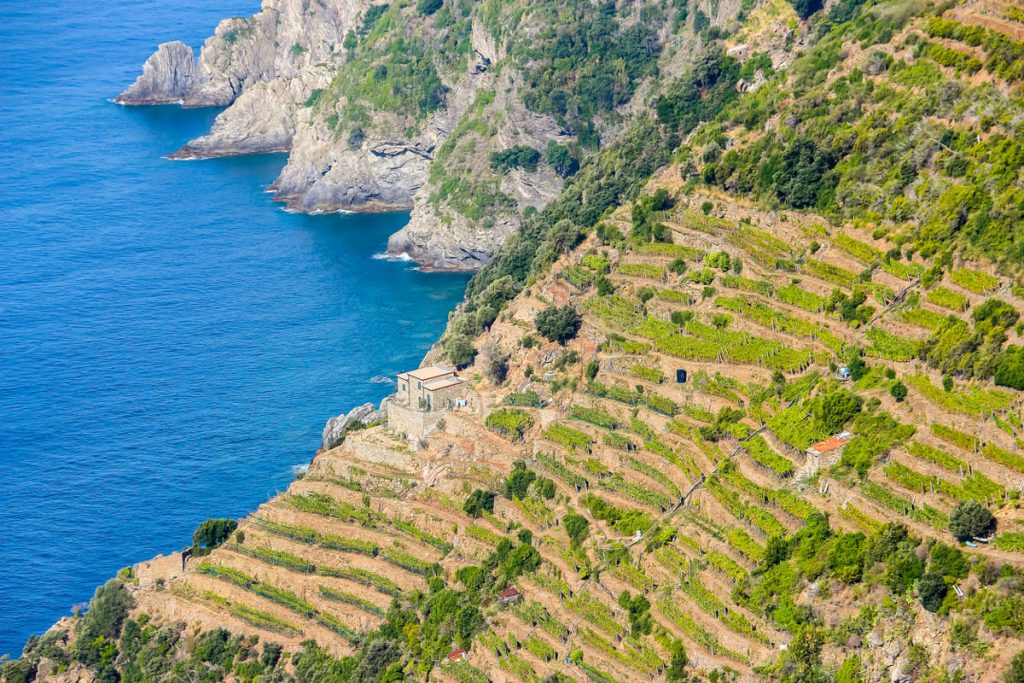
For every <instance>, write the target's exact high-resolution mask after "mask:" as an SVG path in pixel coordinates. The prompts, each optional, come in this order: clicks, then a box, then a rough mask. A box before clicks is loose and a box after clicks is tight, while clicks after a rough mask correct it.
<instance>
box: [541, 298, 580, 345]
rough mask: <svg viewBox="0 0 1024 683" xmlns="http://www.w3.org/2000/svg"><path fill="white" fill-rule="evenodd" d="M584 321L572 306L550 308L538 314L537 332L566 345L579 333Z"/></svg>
mask: <svg viewBox="0 0 1024 683" xmlns="http://www.w3.org/2000/svg"><path fill="white" fill-rule="evenodd" d="M582 324H583V319H582V318H581V317H580V314H579V313H577V312H576V309H575V308H573V307H572V306H561V307H559V306H548V307H547V308H545V309H544V310H543V311H541V312H540V313H538V314H537V320H536V325H537V331H538V332H540V334H541V335H543V336H544V337H545V338H547V339H550V340H551V341H556V342H558V343H559V344H562V345H564V344H565V343H566V342H567V341H569V340H570V339H572V338H573V337H575V336H576V333H577V332H579V329H580V325H582Z"/></svg>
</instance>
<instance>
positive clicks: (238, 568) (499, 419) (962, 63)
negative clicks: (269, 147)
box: [2, 0, 1024, 683]
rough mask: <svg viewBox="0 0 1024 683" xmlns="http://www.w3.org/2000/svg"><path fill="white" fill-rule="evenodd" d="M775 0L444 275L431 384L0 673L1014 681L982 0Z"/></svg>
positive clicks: (1017, 573)
mask: <svg viewBox="0 0 1024 683" xmlns="http://www.w3.org/2000/svg"><path fill="white" fill-rule="evenodd" d="M723 4H724V3H723ZM483 6H484V7H487V6H488V5H487V3H483ZM545 6H546V5H545V4H544V3H540V4H539V5H538V7H545ZM795 6H796V9H797V10H799V11H801V12H804V13H813V15H812V16H811V17H810V19H809V20H808V21H805V22H798V21H797V19H796V15H795V14H794V8H793V7H791V6H790V5H789V4H787V3H779V2H770V3H764V4H761V5H758V6H757V7H750V8H747V10H748V11H746V12H744V14H743V17H744V20H743V22H742V23H737V24H736V25H734V26H732V27H731V29H730V30H729V31H719V30H714V31H712V30H711V29H709V28H707V27H699V26H698V27H695V28H698V29H700V30H702V31H705V33H704V35H705V36H706V37H708V38H714V39H715V41H717V42H713V43H711V44H709V45H707V46H706V47H704V48H703V49H701V50H700V51H699V54H697V55H696V57H695V58H693V59H687V60H685V61H684V62H682V63H681V64H680V65H679V68H678V73H677V74H673V76H671V77H664V78H662V79H661V81H660V83H659V84H658V87H657V89H656V90H651V91H650V92H648V93H646V94H645V96H646V97H648V98H649V99H648V100H647V101H649V102H650V103H651V105H652V107H651V108H652V110H653V111H651V112H646V111H644V110H643V109H642V108H638V109H637V110H636V111H634V112H632V114H631V118H630V120H629V122H628V123H624V124H623V128H622V131H621V133H620V134H619V135H618V136H616V138H615V139H614V141H612V142H609V143H608V144H607V145H605V146H604V147H603V148H601V149H600V150H598V151H595V152H593V153H592V154H591V155H590V156H588V157H587V158H586V159H584V160H583V163H582V164H581V167H580V169H579V172H578V173H576V174H574V175H573V176H572V177H571V178H570V179H568V180H567V181H566V183H565V187H564V189H563V191H562V192H561V194H560V195H559V196H558V197H557V198H555V199H553V200H552V201H551V202H550V203H548V204H547V206H546V208H544V209H542V210H539V211H537V212H535V213H534V212H530V215H529V216H528V217H527V218H526V220H525V223H524V224H523V227H522V229H521V230H519V231H518V232H515V233H514V234H512V236H510V237H509V238H508V240H507V242H506V244H505V245H504V247H503V248H502V249H501V250H500V251H499V252H498V253H497V255H496V257H495V258H494V259H493V260H492V261H491V262H490V264H489V265H487V266H486V267H485V268H483V270H481V272H480V273H479V274H478V275H477V276H476V277H475V278H474V279H473V281H472V282H471V284H470V286H469V289H468V292H467V300H466V302H465V303H464V304H463V305H462V306H461V307H460V309H459V310H458V311H457V312H456V313H455V314H454V315H453V316H452V319H451V321H450V324H449V329H448V331H447V332H446V334H445V337H444V338H443V339H442V340H441V341H440V343H439V344H438V346H437V348H436V349H435V350H434V351H433V352H432V353H431V356H430V358H429V360H430V361H431V362H444V361H445V360H447V361H450V362H451V364H452V365H455V366H457V367H459V368H460V370H459V373H460V376H461V377H462V379H463V381H464V383H465V384H464V385H463V386H464V387H465V391H466V393H465V396H464V398H465V399H466V401H465V403H464V404H463V403H462V402H453V404H452V406H453V409H451V410H447V411H440V412H436V413H427V414H424V413H423V412H422V411H421V410H419V409H418V408H417V406H415V405H411V404H410V407H409V408H402V407H401V406H400V405H399V404H398V402H397V401H396V400H393V401H390V402H389V403H390V406H385V408H386V412H387V414H388V419H387V421H386V423H385V424H372V425H366V426H365V427H366V428H362V429H354V430H351V431H349V433H348V434H347V436H346V438H345V440H344V442H343V443H342V444H340V445H339V446H337V447H336V448H333V449H331V450H328V451H325V452H321V453H319V454H318V455H317V457H316V458H315V459H314V461H313V463H312V465H311V467H310V470H309V472H308V473H307V474H305V475H304V476H303V477H302V478H300V479H298V480H297V481H296V482H295V483H293V484H292V485H291V487H289V490H288V491H287V492H285V493H284V494H281V495H279V496H277V497H275V498H274V499H273V500H271V501H269V502H268V503H266V504H265V505H264V506H262V507H261V508H260V509H259V510H258V511H257V512H256V513H254V514H253V515H251V516H249V517H248V518H246V519H244V520H241V521H240V523H239V526H238V528H237V530H234V529H233V528H232V525H230V524H229V525H212V526H211V527H209V528H208V530H213V529H221V530H224V531H230V532H231V533H223V534H214V535H216V536H217V538H216V539H215V540H216V541H217V542H212V543H211V545H216V546H217V547H216V548H215V549H212V552H210V553H209V554H207V555H202V556H195V557H191V558H188V559H187V561H185V562H184V563H183V559H182V556H181V555H180V554H174V555H171V556H168V557H163V558H157V559H155V560H152V561H150V562H146V563H143V564H141V565H138V566H136V567H133V568H131V569H128V570H125V572H123V573H122V575H121V576H120V577H119V578H117V579H114V580H112V581H111V583H109V584H108V585H107V586H106V587H105V588H103V589H102V590H101V591H100V592H99V593H98V594H97V597H96V599H95V600H94V601H93V603H92V607H91V609H90V610H89V612H88V613H87V614H85V615H84V616H77V617H75V618H70V619H67V620H65V621H63V622H61V623H60V624H58V625H57V627H56V628H55V629H53V630H51V631H50V632H48V633H47V634H46V635H44V636H43V637H42V638H40V639H38V640H33V641H32V642H31V643H30V644H29V645H28V647H27V648H26V652H25V655H24V656H23V657H22V659H20V660H18V661H16V662H12V663H8V664H6V665H5V666H4V668H3V669H2V672H3V674H2V675H3V677H4V680H9V681H15V680H18V681H21V680H32V679H33V678H35V677H38V678H44V679H53V680H94V679H95V678H102V679H103V680H117V679H118V677H121V678H124V679H127V680H139V681H148V680H168V679H174V680H178V679H185V678H187V679H189V680H192V679H202V680H223V679H233V680H260V681H278V680H280V681H291V680H296V681H324V680H340V681H378V680H388V681H393V680H402V679H415V680H420V679H424V678H426V677H428V676H429V678H431V679H432V680H444V681H452V682H455V683H462V682H466V681H473V682H476V681H486V680H492V681H524V682H527V683H529V682H531V681H542V680H543V681H562V680H581V681H583V680H589V681H597V682H605V681H641V680H669V681H685V680H709V681H721V680H726V681H728V680H785V681H833V680H835V681H882V680H886V681H958V680H963V681H992V680H999V679H1002V677H1003V676H1004V673H1005V674H1006V676H1007V678H1006V679H1005V680H1009V681H1017V680H1021V679H1020V671H1021V670H1022V669H1024V658H1020V657H1018V653H1020V652H1021V651H1022V650H1024V620H1022V617H1021V615H1022V614H1024V588H1022V587H1024V554H1022V553H1024V516H1022V514H1021V511H1020V494H1021V491H1022V489H1024V420H1022V418H1024V416H1022V401H1021V398H1022V394H1021V391H1024V342H1022V339H1021V337H1022V335H1024V321H1022V319H1021V313H1022V311H1024V284H1022V282H1021V280H1020V269H1019V263H1020V254H1019V252H1018V249H1019V230H1017V229H1016V228H1017V227H1018V225H1019V220H1020V216H1019V215H1018V213H1017V212H1019V211H1020V206H1021V205H1022V203H1021V202H1019V201H1018V200H1017V197H1018V195H1019V192H1020V187H1021V169H1022V167H1024V164H1022V161H1024V157H1021V148H1020V142H1019V141H1020V140H1021V139H1024V138H1022V133H1024V131H1022V130H1021V127H1022V126H1024V116H1022V113H1024V106H1022V104H1024V103H1022V101H1021V85H1020V78H1021V75H1020V74H1019V73H1018V70H1017V69H1018V67H1017V64H1018V61H1019V60H1018V58H1017V57H1016V55H1018V54H1019V50H1020V49H1021V43H1019V42H1016V41H1017V38H1018V37H1019V36H1017V35H1016V33H1015V26H1016V24H1015V23H1014V22H1015V21H1017V19H1015V18H1014V17H1015V16H1016V15H1015V14H1014V12H1013V10H1014V8H1013V6H1012V5H1010V4H1008V3H998V2H974V3H964V4H961V5H952V4H950V5H948V6H947V5H943V6H934V5H931V4H928V3H923V2H921V3H915V2H912V1H908V0H897V1H895V2H880V3H867V4H862V3H857V2H853V1H852V0H851V1H845V2H836V3H831V4H830V5H829V6H828V7H827V8H826V9H824V10H821V11H817V12H816V13H814V12H815V10H817V9H818V8H817V7H816V6H815V5H814V3H813V2H797V3H795ZM740 9H741V11H742V9H743V8H740ZM388 11H391V10H388ZM538 11H540V10H539V9H538ZM384 14H386V13H384ZM620 14H628V12H627V11H626V10H621V11H620ZM701 15H703V13H701V14H700V15H698V14H697V13H696V12H694V16H689V17H688V21H692V22H702V21H703V20H701V19H700V16H701ZM434 16H436V14H435V15H434ZM537 16H545V15H542V14H538V15H537ZM703 16H705V19H706V16H707V15H703ZM395 19H396V20H397V17H395ZM481 21H483V19H482V18H481ZM790 23H792V24H793V25H794V26H795V27H796V28H795V29H794V28H793V27H792V26H790V25H789V24H790ZM1017 23H1020V22H1017ZM372 30H376V29H372ZM372 30H371V32H372ZM410 30H412V29H410ZM492 33H493V32H492ZM776 33H777V34H778V35H779V36H782V37H783V39H782V40H781V41H777V40H775V38H773V37H772V36H773V35H775V34H776ZM971 60H973V61H971ZM496 61H500V59H499V60H492V63H495V62H496ZM687 64H689V65H688V66H687ZM485 73H486V72H485ZM341 86H342V84H338V86H337V87H341ZM346 87H347V86H346ZM565 88H566V86H565V84H562V85H561V86H560V90H559V92H561V91H563V90H565ZM325 92H326V91H325ZM507 95H508V90H507V89H502V88H498V89H496V90H495V91H494V93H493V99H492V96H490V95H488V96H484V97H481V96H480V94H479V93H478V94H477V95H476V96H475V97H474V98H473V100H472V102H471V103H470V105H468V106H467V109H466V110H465V112H466V113H465V114H463V116H462V118H461V121H462V122H465V127H466V130H465V131H462V132H460V133H459V134H457V135H456V134H455V133H452V135H451V136H449V137H448V138H447V140H448V142H446V143H445V145H444V146H442V148H441V150H442V151H441V152H439V153H438V156H437V157H436V158H435V161H436V159H449V158H450V159H451V160H452V161H451V164H452V165H453V166H458V164H459V163H460V162H459V159H465V158H467V157H466V156H465V155H469V156H471V155H472V154H473V153H474V152H473V149H475V148H474V147H473V145H471V144H470V145H469V147H470V149H467V150H464V151H463V152H460V149H462V147H461V146H460V144H459V141H460V140H472V139H476V138H474V137H473V136H478V135H482V133H481V132H480V130H482V129H483V127H484V126H485V125H486V120H487V116H488V115H489V114H488V112H489V111H491V112H496V111H498V109H493V110H492V109H491V108H492V107H498V108H506V107H507V108H510V111H517V109H516V107H517V105H516V103H515V101H512V100H506V99H503V98H505V97H506V96H507ZM323 96H324V95H321V97H323ZM523 102H527V99H526V98H524V99H523ZM524 106H526V107H527V109H529V108H530V107H533V106H535V105H534V104H526V105H524ZM630 106H636V105H635V104H633V105H630ZM531 116H532V115H531ZM467 117H468V118H467ZM599 119H600V117H596V120H599ZM531 120H533V121H539V120H540V119H536V118H531ZM477 122H480V123H477ZM595 125H596V124H595ZM458 126H459V127H461V126H463V123H461V122H460V123H459V124H458ZM597 127H598V128H600V126H597ZM456 130H458V127H456ZM536 130H538V131H540V130H542V128H538V129H536ZM552 132H553V130H552ZM579 133H580V131H579V130H577V132H576V133H575V134H574V135H576V136H578V135H579ZM453 141H454V142H453ZM449 143H451V144H449ZM555 144H556V145H557V144H560V143H558V142H557V139H556V143H555ZM524 154H525V153H524ZM446 155H449V156H446ZM524 158H527V157H525V156H521V155H520V154H518V153H517V154H515V155H510V156H508V157H501V158H500V159H499V160H498V161H497V162H496V163H498V164H506V165H509V167H510V169H511V170H510V171H509V173H516V172H519V171H522V170H523V169H522V168H519V169H518V170H517V169H516V168H514V167H515V166H516V163H518V161H519V160H522V159H524ZM554 158H555V159H556V161H557V159H559V158H561V157H554ZM544 163H549V164H550V162H548V161H546V162H544ZM539 164H540V162H538V165H539ZM551 166H552V169H554V168H555V164H551ZM430 183H431V184H432V186H433V187H434V188H437V187H441V186H443V182H441V181H439V180H438V181H430ZM425 187H426V186H425ZM433 191H436V190H432V192H433ZM484 215H488V216H489V215H491V214H490V213H485V214H484ZM414 225H415V223H414ZM425 415H426V416H425ZM210 533H211V534H213V533H214V532H213V531H210ZM202 538H204V536H203V535H200V540H202ZM221 541H223V542H222V543H221ZM183 564H184V566H183ZM510 590H513V591H514V592H512V593H510V592H509V591H510ZM282 653H284V654H282ZM1014 672H1016V673H1014ZM1015 675H1016V676H1017V677H1016V678H1014V677H1013V676H1015Z"/></svg>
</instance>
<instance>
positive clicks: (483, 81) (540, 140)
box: [388, 30, 570, 270]
mask: <svg viewBox="0 0 1024 683" xmlns="http://www.w3.org/2000/svg"><path fill="white" fill-rule="evenodd" d="M479 35H480V33H479V30H477V31H475V32H474V39H475V40H474V45H477V46H479V47H477V54H478V55H479V56H480V62H479V63H478V64H477V66H476V68H477V69H479V68H480V66H481V65H485V64H487V63H489V62H490V61H491V58H490V57H488V56H487V54H488V53H486V52H484V51H483V50H493V47H492V46H490V45H488V43H487V42H485V41H484V40H483V39H482V38H480V39H477V36H479ZM495 58H497V55H495ZM471 68H473V67H471ZM479 74H480V75H478V76H477V77H476V78H475V79H470V80H469V83H474V81H475V87H471V88H470V89H469V91H468V92H466V93H463V95H462V96H463V98H464V99H466V100H470V101H471V99H475V97H476V94H477V92H479V91H480V90H481V89H483V88H485V87H486V88H487V89H489V90H491V91H493V92H495V99H494V101H493V102H492V103H491V104H490V105H488V107H487V108H486V109H485V110H484V112H483V114H482V117H483V118H484V119H485V120H487V121H489V122H492V123H493V124H494V125H495V127H496V131H495V133H494V135H493V137H491V138H490V139H489V140H487V141H486V144H480V143H481V140H479V139H477V138H470V139H467V140H465V141H454V143H455V145H454V149H455V152H454V153H453V156H461V160H460V162H458V163H461V164H462V165H463V172H464V173H465V172H467V171H468V173H470V174H472V175H476V176H478V177H489V178H491V179H493V180H494V181H497V189H498V190H499V191H500V192H501V193H502V194H503V195H504V196H505V197H507V198H508V200H509V204H507V205H504V206H502V207H499V208H497V209H495V210H494V212H493V213H492V214H491V215H489V216H488V219H487V220H485V221H481V220H473V219H470V218H467V217H466V216H465V215H463V214H462V213H460V212H459V211H458V210H457V209H456V208H455V207H452V206H450V205H449V204H448V203H447V202H446V201H441V200H439V199H438V197H437V193H438V188H437V187H435V186H434V185H433V184H432V183H430V182H429V181H428V182H426V183H425V184H424V185H423V186H422V187H421V188H420V189H419V191H418V192H417V193H416V195H415V197H414V198H413V210H412V215H411V217H410V219H409V223H408V224H407V225H406V226H405V227H404V228H402V229H401V230H399V231H398V232H397V233H395V234H394V235H392V236H391V237H390V239H388V253H389V254H394V255H399V254H405V255H408V256H409V257H411V258H412V259H413V260H415V261H417V262H418V263H421V264H422V265H423V266H424V267H426V268H429V269H434V270H477V269H479V268H481V267H483V266H484V265H485V264H486V263H487V262H488V261H490V260H491V258H492V256H493V255H494V252H495V251H497V249H498V248H499V247H500V246H501V245H502V244H503V243H504V242H505V240H506V239H508V237H509V235H511V234H513V233H515V232H516V231H517V230H518V229H519V228H520V227H521V225H522V218H521V216H522V213H523V210H524V209H526V207H531V206H532V207H534V208H536V209H541V208H543V207H544V206H546V205H547V204H548V203H549V202H551V201H552V200H553V199H555V197H557V196H558V193H559V192H561V189H562V184H563V181H562V179H561V178H560V177H558V175H557V174H556V173H555V172H554V171H553V170H552V169H551V167H550V166H548V165H547V164H541V165H540V166H539V167H538V169H537V170H536V171H534V172H527V171H525V170H522V169H512V170H511V171H508V172H507V173H505V174H504V175H499V174H497V173H496V172H495V171H493V170H492V169H491V168H490V152H491V151H493V150H502V149H508V148H510V147H514V146H516V145H526V146H529V147H533V148H535V149H538V150H541V151H543V150H544V149H545V148H546V146H547V144H548V142H549V141H554V142H559V143H566V142H568V141H569V140H570V138H569V136H568V135H567V134H566V133H565V131H563V130H562V128H561V127H560V126H559V125H558V124H557V123H555V121H554V120H553V119H552V118H551V117H549V116H544V115H540V114H536V113H533V112H531V111H529V110H527V109H526V107H525V106H523V104H522V98H521V97H520V96H519V90H518V89H519V83H517V82H516V81H515V80H514V79H513V78H512V77H510V76H502V77H493V78H492V77H485V76H484V75H482V74H483V72H482V71H481V72H479ZM453 127H454V126H453ZM462 150H466V152H465V154H464V155H460V152H461V151H462ZM439 163H446V164H447V163H450V162H449V161H448V160H445V161H444V162H439ZM453 165H454V164H453Z"/></svg>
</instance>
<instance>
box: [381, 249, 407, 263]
mask: <svg viewBox="0 0 1024 683" xmlns="http://www.w3.org/2000/svg"><path fill="white" fill-rule="evenodd" d="M373 258H375V259H377V260H378V261H400V262H403V263H408V262H409V261H412V256H409V255H408V254H406V253H405V252H402V253H401V254H389V253H388V252H386V251H384V252H381V253H379V254H374V255H373Z"/></svg>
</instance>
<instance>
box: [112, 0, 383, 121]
mask: <svg viewBox="0 0 1024 683" xmlns="http://www.w3.org/2000/svg"><path fill="white" fill-rule="evenodd" d="M368 5H369V2H368V0H333V1H332V2H315V3H311V2H307V1H306V0H264V2H263V6H262V8H261V9H260V11H259V12H257V13H256V14H254V15H253V16H251V17H232V18H230V19H225V20H223V21H221V22H220V24H218V26H217V29H216V31H215V32H214V34H213V35H212V36H210V37H209V38H207V39H206V42H205V43H204V44H203V47H202V50H201V51H200V54H199V62H198V64H196V63H195V58H194V56H193V54H192V50H191V48H189V47H188V46H187V45H185V44H184V43H181V42H180V41H175V42H173V43H164V44H163V45H161V46H160V49H158V50H157V52H156V54H154V55H153V56H152V57H150V59H149V61H147V62H146V67H144V68H143V74H142V76H140V77H139V79H138V80H137V81H136V82H135V83H134V84H133V85H132V86H130V87H129V88H128V89H126V90H125V91H124V92H123V93H121V95H119V96H118V98H117V101H118V102H122V103H124V104H166V103H168V102H181V103H183V104H184V105H185V106H188V107H208V106H227V105H229V104H231V103H232V102H234V101H235V100H236V99H237V98H238V97H239V96H240V95H241V94H242V93H243V92H245V91H246V90H247V89H248V88H250V87H252V86H254V85H256V84H257V83H263V82H267V81H272V80H274V79H278V78H283V79H286V80H287V79H292V78H295V77H296V76H298V75H300V74H303V73H305V72H307V71H309V70H310V69H312V68H314V67H315V66H316V65H319V64H325V63H331V62H334V61H336V60H337V59H339V58H340V57H341V56H342V55H341V53H342V52H343V50H342V48H341V43H342V40H343V39H344V36H345V32H346V31H348V30H349V29H351V28H352V27H354V26H355V25H356V21H357V20H358V18H359V16H360V15H361V14H362V12H363V11H364V10H365V9H366V7H367V6H368ZM186 53H187V59H186ZM307 94H308V93H307Z"/></svg>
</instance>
